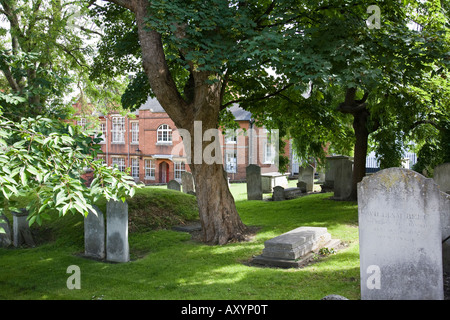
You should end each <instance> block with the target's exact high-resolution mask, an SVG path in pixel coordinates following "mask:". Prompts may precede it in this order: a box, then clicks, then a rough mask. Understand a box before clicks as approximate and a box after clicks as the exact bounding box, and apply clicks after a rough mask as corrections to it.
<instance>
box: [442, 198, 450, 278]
mask: <svg viewBox="0 0 450 320" xmlns="http://www.w3.org/2000/svg"><path fill="white" fill-rule="evenodd" d="M440 212H441V228H442V264H443V268H444V272H446V273H448V274H450V194H448V193H444V192H441V209H440Z"/></svg>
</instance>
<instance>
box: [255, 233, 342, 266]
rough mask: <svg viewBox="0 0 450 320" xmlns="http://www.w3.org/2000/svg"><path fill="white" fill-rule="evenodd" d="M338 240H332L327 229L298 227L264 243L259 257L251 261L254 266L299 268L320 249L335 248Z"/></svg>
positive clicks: (338, 242)
mask: <svg viewBox="0 0 450 320" xmlns="http://www.w3.org/2000/svg"><path fill="white" fill-rule="evenodd" d="M339 244H340V240H338V239H332V238H331V235H330V233H328V231H327V228H322V227H299V228H297V229H294V230H291V231H289V232H286V233H283V234H282V235H280V236H278V237H275V238H273V239H270V240H267V241H265V242H264V249H263V252H262V254H261V255H259V256H257V257H255V258H254V259H253V260H252V261H253V263H255V264H261V265H267V266H273V267H280V268H299V267H301V266H303V265H304V264H305V263H307V262H308V261H310V259H311V258H312V256H313V254H314V253H317V252H318V251H319V250H320V249H321V248H324V247H326V248H329V249H331V248H333V249H335V248H337V247H338V246H339Z"/></svg>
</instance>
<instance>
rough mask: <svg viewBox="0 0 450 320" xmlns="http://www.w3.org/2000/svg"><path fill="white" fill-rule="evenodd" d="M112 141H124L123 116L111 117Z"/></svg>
mask: <svg viewBox="0 0 450 320" xmlns="http://www.w3.org/2000/svg"><path fill="white" fill-rule="evenodd" d="M112 142H113V143H124V142H125V118H124V117H113V118H112Z"/></svg>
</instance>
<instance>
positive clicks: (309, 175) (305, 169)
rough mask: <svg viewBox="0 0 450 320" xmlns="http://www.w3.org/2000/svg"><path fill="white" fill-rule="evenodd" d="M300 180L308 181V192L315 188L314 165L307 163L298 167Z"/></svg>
mask: <svg viewBox="0 0 450 320" xmlns="http://www.w3.org/2000/svg"><path fill="white" fill-rule="evenodd" d="M298 182H305V183H306V192H312V191H313V189H314V167H313V166H311V165H310V164H306V165H304V166H302V167H300V168H299V169H298Z"/></svg>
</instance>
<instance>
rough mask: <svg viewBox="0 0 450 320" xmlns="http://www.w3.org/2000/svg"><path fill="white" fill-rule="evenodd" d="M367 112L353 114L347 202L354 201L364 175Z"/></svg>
mask: <svg viewBox="0 0 450 320" xmlns="http://www.w3.org/2000/svg"><path fill="white" fill-rule="evenodd" d="M368 116H369V112H368V111H367V110H366V109H364V110H362V111H360V112H357V113H354V114H353V129H354V130H355V138H356V142H355V150H354V158H353V177H352V191H351V193H350V196H349V197H348V200H350V201H356V200H357V199H358V196H357V187H358V182H361V181H362V179H363V178H364V176H365V175H366V157H367V143H368V140H369V130H368V129H367V119H368Z"/></svg>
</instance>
